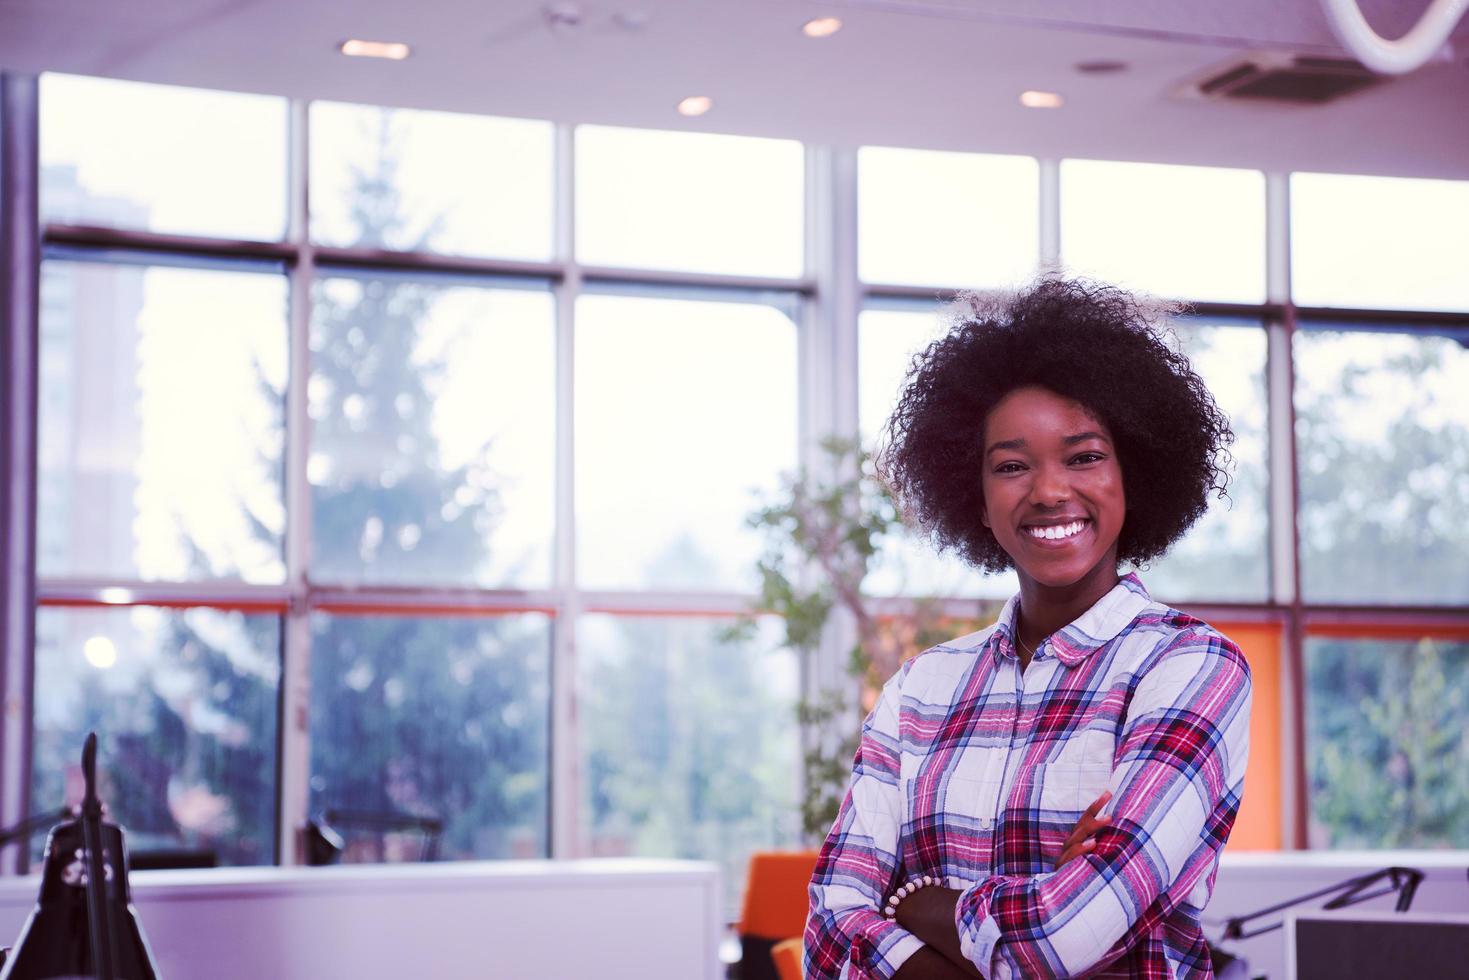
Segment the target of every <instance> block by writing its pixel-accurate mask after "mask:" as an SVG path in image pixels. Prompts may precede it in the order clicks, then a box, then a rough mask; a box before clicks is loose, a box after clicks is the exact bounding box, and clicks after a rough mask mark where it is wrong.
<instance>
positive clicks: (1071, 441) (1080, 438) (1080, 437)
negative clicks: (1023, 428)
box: [996, 430, 1112, 446]
mask: <svg viewBox="0 0 1469 980" xmlns="http://www.w3.org/2000/svg"><path fill="white" fill-rule="evenodd" d="M1088 439H1100V440H1102V441H1103V442H1106V443H1110V442H1111V441H1112V440H1111V439H1108V438H1107V437H1106V436H1105V435H1103V434H1102V433H1100V432H1093V431H1091V430H1087V431H1086V432H1078V433H1077V434H1076V435H1074V436H1067V437H1066V438H1064V439H1062V440H1061V442H1062V444H1063V445H1067V446H1074V445H1076V444H1077V443H1078V442H1086V441H1087V440H1088ZM996 445H998V443H997V444H996Z"/></svg>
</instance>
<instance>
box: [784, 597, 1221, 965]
mask: <svg viewBox="0 0 1469 980" xmlns="http://www.w3.org/2000/svg"><path fill="white" fill-rule="evenodd" d="M1017 608H1018V596H1017V597H1015V598H1012V599H1011V600H1010V601H1009V603H1008V604H1006V606H1005V609H1004V611H1003V612H1002V613H1001V614H1000V619H999V621H998V622H997V623H996V624H995V625H993V626H991V627H989V628H988V629H985V630H982V631H980V632H978V633H975V634H972V635H970V636H967V637H963V638H961V639H958V640H953V641H951V642H949V643H945V644H941V645H940V646H937V647H934V648H933V649H932V650H929V651H927V652H925V653H923V654H922V655H920V656H918V657H915V658H914V659H912V660H910V661H908V662H907V663H905V664H904V665H903V668H902V669H901V670H899V671H898V673H897V674H896V675H894V676H893V678H892V679H891V680H890V681H889V682H888V683H887V685H886V686H885V687H884V689H883V692H882V697H881V698H880V700H879V701H878V704H877V707H876V708H874V709H873V712H872V714H871V715H870V716H868V718H867V721H866V722H865V723H864V725H863V728H862V742H861V746H860V747H859V749H858V751H857V758H856V761H855V763H854V766H853V770H854V771H853V776H852V783H851V786H850V788H849V789H848V791H847V796H846V799H845V800H844V801H843V803H842V806H841V811H840V813H839V814H838V816H837V820H836V824H835V825H834V826H833V827H832V830H831V834H830V835H829V836H828V837H827V839H826V844H825V846H824V847H823V848H822V850H821V858H820V860H819V861H818V863H817V866H816V874H815V876H814V878H813V879H812V883H811V915H810V918H809V919H808V920H807V924H806V938H805V943H806V975H807V977H810V978H822V977H837V976H841V977H849V978H859V977H861V978H867V977H884V978H885V977H891V976H892V975H893V973H894V972H895V971H896V970H897V969H898V967H900V966H901V965H902V964H903V962H904V961H905V960H907V958H908V957H909V956H911V955H912V954H913V953H914V952H915V951H916V950H917V949H918V948H919V947H920V946H921V945H922V943H921V942H920V940H919V939H918V938H917V937H915V936H914V935H912V934H911V933H909V932H908V931H907V930H905V929H903V928H902V927H901V926H899V925H898V924H897V923H895V922H893V921H890V920H888V919H886V918H884V916H883V914H882V913H881V912H880V911H879V908H880V907H881V904H882V903H883V901H884V900H885V899H886V897H887V896H888V895H890V894H891V893H892V892H893V890H894V889H896V888H897V886H898V885H899V884H900V883H902V882H903V881H907V880H909V879H911V878H912V877H914V876H915V875H918V876H921V875H933V876H935V877H936V878H941V879H943V880H944V883H945V884H947V885H948V886H949V887H951V888H958V889H962V890H963V893H962V895H961V896H960V898H959V903H958V907H957V910H956V912H955V923H956V926H957V928H958V931H959V943H960V947H961V948H962V950H963V952H964V955H965V956H966V957H968V958H969V960H970V961H972V962H973V963H974V964H975V965H976V966H977V967H978V968H979V971H980V972H981V973H982V974H984V975H985V976H986V977H991V978H998V977H1027V978H1028V977H1049V976H1073V975H1077V974H1086V975H1089V976H1109V977H1112V976H1115V977H1147V978H1154V977H1157V978H1164V977H1189V978H1201V977H1209V976H1210V975H1211V970H1210V966H1209V950H1208V946H1207V944H1206V943H1205V941H1204V935H1203V931H1202V929H1201V927H1200V921H1199V918H1200V914H1201V912H1202V911H1203V908H1204V905H1205V904H1206V903H1207V902H1208V900H1209V895H1210V892H1211V891H1212V890H1213V886H1214V875H1215V872H1216V870H1217V868H1218V858H1219V852H1220V850H1221V849H1222V848H1223V847H1224V842H1225V841H1226V840H1227V839H1228V837H1229V830H1230V827H1231V826H1232V825H1233V823H1234V817H1235V813H1236V812H1237V811H1238V809H1239V803H1240V794H1241V791H1242V788H1243V781H1244V774H1245V759H1246V756H1247V754H1248V748H1249V715H1250V673H1249V667H1248V666H1247V665H1246V663H1245V661H1244V658H1243V656H1241V654H1240V652H1239V648H1238V647H1236V646H1235V645H1234V644H1233V643H1231V642H1230V641H1229V640H1228V639H1226V638H1225V637H1223V636H1222V635H1220V634H1219V633H1218V632H1216V631H1215V630H1213V629H1212V628H1211V627H1209V626H1208V624H1206V623H1203V622H1201V621H1199V620H1197V619H1193V618H1191V617H1189V616H1187V615H1185V614H1183V613H1180V612H1178V611H1177V610H1173V609H1169V608H1167V607H1166V606H1163V605H1160V604H1158V603H1156V602H1153V601H1152V599H1150V598H1149V597H1148V593H1147V591H1146V590H1145V589H1144V588H1143V585H1142V583H1141V582H1140V581H1139V580H1138V579H1137V577H1136V576H1135V575H1129V576H1127V577H1126V578H1124V579H1123V580H1122V581H1121V582H1120V583H1119V584H1118V585H1117V586H1116V587H1115V588H1113V589H1112V591H1111V592H1109V593H1107V595H1105V596H1104V597H1102V599H1101V601H1099V602H1098V603H1097V604H1096V605H1095V606H1093V607H1092V608H1091V609H1089V610H1088V611H1087V612H1086V613H1085V614H1083V615H1082V616H1081V617H1080V618H1079V619H1077V620H1076V621H1075V622H1073V623H1071V624H1070V625H1069V626H1066V627H1065V628H1064V629H1062V630H1060V631H1058V632H1057V633H1055V634H1054V635H1052V636H1051V637H1050V638H1048V639H1047V640H1046V641H1045V642H1044V643H1042V644H1041V646H1040V647H1039V648H1038V649H1037V650H1036V652H1035V655H1034V657H1033V658H1032V660H1031V663H1030V666H1029V667H1028V668H1027V669H1026V670H1025V672H1024V676H1023V677H1022V676H1021V672H1020V669H1019V661H1018V660H1017V658H1016V655H1015V648H1014V620H1015V613H1016V610H1017ZM1109 788H1110V789H1111V790H1112V794H1113V796H1112V800H1111V801H1110V802H1109V803H1108V804H1107V806H1106V808H1105V810H1104V812H1107V813H1110V814H1111V815H1112V821H1111V824H1110V825H1109V826H1107V827H1105V828H1103V829H1102V830H1100V831H1098V833H1097V834H1096V847H1095V848H1094V849H1093V850H1092V851H1091V852H1089V853H1087V854H1085V855H1083V856H1081V857H1077V858H1074V859H1072V860H1071V861H1069V862H1067V863H1066V865H1065V866H1064V867H1062V868H1061V869H1060V870H1055V862H1056V858H1057V857H1058V856H1059V855H1060V853H1061V847H1062V844H1063V842H1064V841H1065V839H1066V837H1067V836H1068V835H1069V834H1070V833H1071V830H1072V828H1073V827H1074V826H1075V824H1076V821H1077V820H1078V818H1079V817H1080V816H1081V812H1082V810H1084V809H1085V808H1086V807H1087V806H1089V805H1090V804H1091V803H1092V802H1093V801H1094V800H1095V799H1096V798H1097V797H1098V796H1099V795H1101V793H1102V792H1103V791H1104V790H1107V789H1109Z"/></svg>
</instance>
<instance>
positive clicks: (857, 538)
mask: <svg viewBox="0 0 1469 980" xmlns="http://www.w3.org/2000/svg"><path fill="white" fill-rule="evenodd" d="M822 450H823V453H824V458H823V460H822V464H823V465H822V467H821V472H820V474H817V473H814V472H812V471H810V470H801V471H800V472H798V473H796V474H795V475H794V476H792V477H790V478H788V479H787V480H785V481H784V483H783V484H782V487H781V490H780V491H779V493H778V494H777V495H776V497H775V499H773V500H771V501H769V502H767V503H765V504H764V505H763V506H761V507H760V508H758V509H757V510H756V511H754V512H753V513H752V514H751V515H750V517H749V524H750V526H751V527H754V528H756V529H757V530H759V531H760V532H762V535H763V537H764V541H765V547H764V551H763V553H762V555H761V557H760V559H759V561H758V563H757V570H758V572H759V575H760V583H761V588H760V598H759V601H758V603H757V607H756V611H757V612H763V613H775V614H777V615H779V616H780V617H782V619H783V621H784V624H785V626H784V629H785V642H786V646H787V647H789V648H790V649H792V650H795V651H796V652H797V653H798V654H799V655H800V656H801V658H802V660H803V662H804V661H808V660H809V659H810V658H811V657H812V656H813V655H814V654H815V652H816V650H817V648H818V647H819V646H820V644H821V641H822V636H823V633H824V631H825V629H826V626H827V623H828V621H829V620H830V618H831V615H832V613H833V612H834V611H835V610H837V609H841V610H843V611H844V612H845V613H846V614H847V615H849V616H850V618H851V620H852V622H853V624H854V625H855V628H856V633H857V643H856V645H855V646H854V647H853V648H852V650H851V653H850V656H849V659H848V664H847V673H848V675H849V676H850V677H851V681H850V683H848V684H845V685H842V686H840V687H836V688H831V689H827V690H820V691H814V692H809V693H808V695H807V696H806V697H805V698H803V699H802V701H801V702H800V704H799V705H798V706H797V710H796V718H797V721H798V723H799V725H800V728H801V735H802V738H801V741H802V746H803V748H802V773H803V785H804V787H805V792H804V795H803V797H802V799H801V825H802V829H803V830H804V832H805V833H806V834H807V835H808V836H810V837H819V836H820V835H823V834H825V832H826V831H827V829H828V828H829V827H830V826H831V824H832V822H833V821H834V820H835V819H836V814H837V809H838V807H839V806H840V805H841V801H842V797H843V795H845V792H846V785H847V781H848V779H849V777H850V775H851V767H852V757H853V755H854V754H855V753H856V750H857V741H858V738H859V735H860V728H859V725H858V724H857V715H858V705H857V703H856V702H855V700H854V698H853V694H854V693H856V692H858V691H861V690H870V689H874V688H878V687H881V685H882V684H883V683H884V682H885V681H886V680H887V679H888V678H889V677H891V676H892V674H893V673H894V672H895V671H896V670H897V669H898V666H899V665H900V664H901V663H902V661H903V659H904V657H905V656H907V655H910V654H912V653H915V652H917V651H918V650H921V649H923V648H924V647H925V646H931V645H932V644H933V643H936V642H938V641H939V640H941V639H943V638H944V637H945V636H947V635H952V633H951V630H953V629H954V627H955V625H956V624H954V623H952V622H945V621H944V619H943V618H942V616H941V614H940V609H939V604H938V603H937V602H935V601H933V600H918V601H916V602H915V603H914V605H913V608H912V611H911V613H910V614H909V615H908V616H906V617H902V618H900V620H899V621H898V622H891V621H884V620H881V619H879V618H878V617H877V616H876V615H874V614H873V613H872V612H871V610H870V609H869V608H868V605H869V604H868V601H867V599H866V597H865V596H864V595H863V592H862V584H863V581H864V579H865V578H866V577H867V574H868V571H869V570H870V568H871V565H872V562H873V560H874V559H875V558H876V557H877V554H878V551H879V549H880V548H881V547H882V544H883V541H884V540H885V539H886V538H887V537H888V536H890V535H894V534H896V533H898V532H899V531H900V530H901V528H902V522H901V520H900V518H899V515H898V511H897V507H896V506H895V505H894V502H893V499H892V497H891V495H890V494H889V493H888V491H887V488H886V486H884V485H883V483H882V481H881V480H880V479H879V478H878V476H877V473H876V470H875V467H874V465H873V462H872V459H871V457H870V455H869V454H868V453H866V452H865V451H863V450H862V448H861V447H860V446H858V445H857V444H856V443H854V442H852V441H849V440H842V439H836V438H830V439H827V440H825V441H824V442H823V443H822ZM752 625H753V614H752V616H751V617H746V618H745V619H744V620H742V621H741V622H740V623H739V624H737V625H736V626H735V627H733V628H732V629H731V630H730V631H728V633H727V634H726V635H727V637H728V638H731V639H733V638H739V637H742V636H747V635H748V633H749V631H750V630H751V629H752ZM958 631H959V632H965V630H963V629H962V628H961V629H959V630H958Z"/></svg>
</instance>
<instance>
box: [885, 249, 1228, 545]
mask: <svg viewBox="0 0 1469 980" xmlns="http://www.w3.org/2000/svg"><path fill="white" fill-rule="evenodd" d="M951 309H952V312H953V317H954V323H953V325H952V327H951V329H950V330H949V332H948V334H947V335H946V336H944V337H942V338H941V339H939V340H937V341H934V342H933V343H932V344H930V345H929V346H928V348H927V349H926V350H924V351H923V352H922V353H920V354H918V355H916V356H915V357H914V359H913V363H912V365H911V366H910V368H909V371H908V376H907V380H906V382H905V385H904V388H903V392H902V395H901V397H900V399H899V402H898V407H897V409H896V411H895V412H894V413H893V416H892V418H891V419H889V421H888V424H887V427H886V430H885V432H884V438H883V447H882V449H881V451H880V452H879V461H878V465H879V468H880V471H881V473H882V475H883V478H884V479H885V480H886V482H887V484H888V486H889V487H890V488H891V490H892V491H893V494H894V496H895V497H896V498H897V501H898V503H899V506H900V507H901V508H902V510H903V513H904V514H905V515H906V517H907V518H908V520H909V522H910V523H913V524H916V525H917V527H918V528H920V529H921V530H922V531H923V532H925V533H927V534H928V535H929V537H930V538H931V540H932V541H933V543H934V544H935V545H936V546H937V547H938V548H939V549H940V550H947V549H953V550H955V551H957V552H958V553H959V555H960V556H962V557H963V558H964V560H965V561H967V562H969V563H970V564H972V565H974V566H976V567H978V568H981V569H983V570H985V571H990V572H999V571H1003V570H1004V569H1007V568H1010V567H1011V566H1012V564H1013V562H1012V561H1011V559H1010V556H1009V555H1008V554H1006V553H1005V551H1004V550H1003V549H1002V548H1001V547H1000V544H999V542H998V541H997V540H996V539H995V536H994V534H993V532H991V531H990V529H989V528H987V527H985V526H984V524H983V523H982V522H981V520H980V515H981V514H982V513H983V509H984V493H983V490H982V489H981V486H980V473H981V472H982V470H981V464H982V461H983V444H982V443H983V438H984V423H985V419H986V418H987V417H988V416H989V413H990V411H991V409H993V408H994V407H995V405H996V404H997V403H998V402H999V401H1000V399H1002V398H1004V397H1005V396H1006V395H1007V394H1009V393H1010V392H1012V391H1014V390H1016V389H1017V388H1024V387H1030V386H1038V387H1041V388H1045V389H1048V390H1050V391H1052V392H1054V393H1056V394H1058V395H1061V396H1063V397H1065V398H1069V399H1072V400H1073V401H1076V402H1079V403H1080V404H1081V405H1083V406H1084V407H1085V408H1086V409H1087V410H1088V411H1089V412H1090V413H1091V414H1093V415H1094V416H1096V417H1097V418H1098V419H1100V420H1101V421H1102V422H1104V423H1106V425H1107V427H1108V428H1109V429H1110V430H1111V432H1112V437H1113V444H1114V445H1115V446H1116V450H1117V459H1118V463H1119V465H1120V466H1121V468H1122V480H1123V489H1124V492H1125V493H1126V496H1127V515H1126V518H1125V519H1124V522H1123V527H1122V534H1121V537H1120V538H1119V540H1118V547H1117V557H1118V561H1119V562H1129V563H1131V564H1133V565H1135V566H1140V565H1143V564H1145V563H1146V562H1148V561H1149V560H1151V559H1154V558H1157V557H1159V556H1161V555H1162V554H1163V553H1164V552H1166V551H1167V550H1168V548H1169V547H1170V546H1171V545H1172V544H1173V543H1174V542H1175V541H1177V540H1178V539H1179V538H1180V537H1182V536H1183V534H1184V532H1185V531H1187V530H1188V529H1189V527H1191V526H1192V525H1193V523H1194V522H1195V521H1197V520H1198V519H1199V517H1200V516H1202V515H1203V513H1204V511H1205V509H1206V508H1207V506H1208V496H1209V493H1210V491H1217V492H1218V493H1219V495H1220V496H1221V497H1224V496H1226V492H1225V486H1226V483H1227V481H1228V477H1227V474H1226V470H1225V468H1226V466H1227V465H1228V463H1229V453H1228V451H1227V446H1228V445H1229V444H1230V443H1231V442H1232V441H1233V439H1234V434H1233V432H1232V431H1231V430H1230V428H1229V421H1228V419H1226V418H1225V416H1224V414H1223V413H1222V412H1221V411H1220V410H1219V408H1218V406H1216V405H1215V404H1214V399H1213V396H1211V395H1210V394H1209V390H1208V389H1207V388H1206V387H1205V386H1204V382H1203V380H1202V379H1201V378H1200V377H1199V376H1198V374H1196V373H1195V372H1194V370H1193V368H1192V367H1191V366H1190V365H1189V362H1188V358H1187V357H1185V356H1184V355H1183V354H1182V353H1180V352H1179V351H1177V350H1176V349H1174V347H1173V346H1170V344H1169V343H1168V342H1167V341H1166V340H1165V339H1164V335H1163V334H1162V332H1161V331H1160V329H1159V326H1158V323H1159V322H1160V320H1161V319H1162V316H1163V315H1164V314H1165V313H1166V312H1168V311H1167V310H1166V309H1165V308H1163V307H1161V306H1155V305H1149V304H1146V303H1144V302H1142V301H1140V300H1138V299H1137V298H1135V297H1133V296H1131V295H1130V294H1128V293H1127V292H1124V291H1123V290H1121V289H1118V288H1116V287H1114V286H1108V285H1104V284H1100V283H1093V282H1088V281H1085V280H1077V279H1067V278H1061V277H1046V278H1042V279H1040V280H1038V281H1037V282H1035V283H1034V284H1032V285H1031V286H1029V287H1028V288H1026V289H1024V290H1023V291H1021V292H1019V293H1015V294H1011V295H1005V296H1000V297H985V296H980V295H977V294H964V295H963V296H961V297H960V298H959V300H957V301H956V302H955V303H954V304H953V307H952V308H951Z"/></svg>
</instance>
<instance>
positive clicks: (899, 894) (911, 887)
mask: <svg viewBox="0 0 1469 980" xmlns="http://www.w3.org/2000/svg"><path fill="white" fill-rule="evenodd" d="M936 884H938V881H937V880H935V879H934V878H933V877H932V876H931V875H924V876H923V877H922V878H914V879H913V880H911V881H909V882H908V884H906V885H899V886H898V890H897V891H895V892H893V893H892V895H891V896H889V897H888V901H887V908H885V909H883V910H882V911H883V915H886V916H887V917H888V918H889V919H895V918H897V916H898V903H899V902H901V901H902V900H903V899H905V898H907V897H908V896H909V895H912V894H913V893H914V892H916V891H917V890H918V889H920V888H922V887H923V886H925V885H936Z"/></svg>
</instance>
